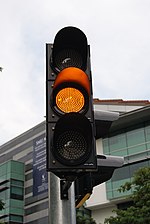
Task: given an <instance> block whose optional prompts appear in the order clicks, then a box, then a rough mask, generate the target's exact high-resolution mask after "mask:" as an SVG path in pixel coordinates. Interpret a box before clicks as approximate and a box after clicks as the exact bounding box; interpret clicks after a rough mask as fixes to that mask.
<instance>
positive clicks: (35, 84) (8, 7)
mask: <svg viewBox="0 0 150 224" xmlns="http://www.w3.org/2000/svg"><path fill="white" fill-rule="evenodd" d="M149 12H150V1H149V0H93V1H90V0H63V1H62V0H55V1H52V0H26V1H24V0H22V1H20V0H13V1H11V0H0V67H3V70H2V72H0V145H2V144H4V143H5V142H7V141H9V140H11V139H12V138H14V137H16V136H18V135H20V134H22V133H23V132H25V131H27V130H28V129H30V128H32V127H33V126H35V125H37V124H38V123H40V122H42V121H44V120H45V118H44V116H45V114H46V112H45V111H46V110H45V104H46V102H45V77H46V75H45V73H46V72H45V45H46V43H53V40H54V37H55V35H56V33H57V32H58V31H59V30H60V29H61V28H63V27H66V26H75V27H78V28H80V29H81V30H82V31H83V32H84V33H85V34H86V36H87V39H88V44H90V50H91V68H92V78H93V92H94V98H99V99H124V100H133V99H135V100H145V99H146V100H149V99H150V91H149V84H150V75H149V74H150V13H149Z"/></svg>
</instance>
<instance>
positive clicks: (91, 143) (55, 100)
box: [46, 27, 97, 180]
mask: <svg viewBox="0 0 150 224" xmlns="http://www.w3.org/2000/svg"><path fill="white" fill-rule="evenodd" d="M94 122H95V120H94V112H93V93H92V77H91V67H90V47H89V45H88V44H87V38H86V36H85V34H84V33H83V32H82V31H81V30H80V29H78V28H76V27H65V28H63V29H61V30H60V31H59V32H58V33H57V34H56V36H55V39H54V44H46V137H47V170H48V171H51V172H53V173H54V174H56V175H57V176H58V177H60V178H61V179H67V180H68V179H69V180H70V179H73V180H74V179H75V178H76V176H78V175H80V173H83V172H89V171H91V172H92V171H94V170H96V168H97V158H96V146H95V133H96V132H95V123H94Z"/></svg>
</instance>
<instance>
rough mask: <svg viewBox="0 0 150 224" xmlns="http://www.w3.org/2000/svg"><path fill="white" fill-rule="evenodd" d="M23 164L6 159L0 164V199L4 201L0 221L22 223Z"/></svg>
mask: <svg viewBox="0 0 150 224" xmlns="http://www.w3.org/2000/svg"><path fill="white" fill-rule="evenodd" d="M24 177H25V173H24V164H23V163H21V162H18V161H8V162H6V163H4V164H1V165H0V199H1V200H2V201H3V202H4V203H5V205H4V209H3V210H2V211H0V221H2V222H4V223H10V224H11V223H18V224H19V223H20V224H21V223H23V217H24Z"/></svg>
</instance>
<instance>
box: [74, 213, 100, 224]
mask: <svg viewBox="0 0 150 224" xmlns="http://www.w3.org/2000/svg"><path fill="white" fill-rule="evenodd" d="M76 222H77V224H96V222H95V221H94V220H93V218H86V217H84V216H80V215H78V216H77V218H76Z"/></svg>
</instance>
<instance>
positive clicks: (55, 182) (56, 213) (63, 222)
mask: <svg viewBox="0 0 150 224" xmlns="http://www.w3.org/2000/svg"><path fill="white" fill-rule="evenodd" d="M60 194H61V193H60V179H59V178H58V177H57V176H56V175H54V174H53V173H51V172H50V173H49V224H56V223H57V224H70V223H71V224H76V210H75V196H74V185H73V184H72V186H71V187H70V188H69V190H68V200H61V199H60Z"/></svg>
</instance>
